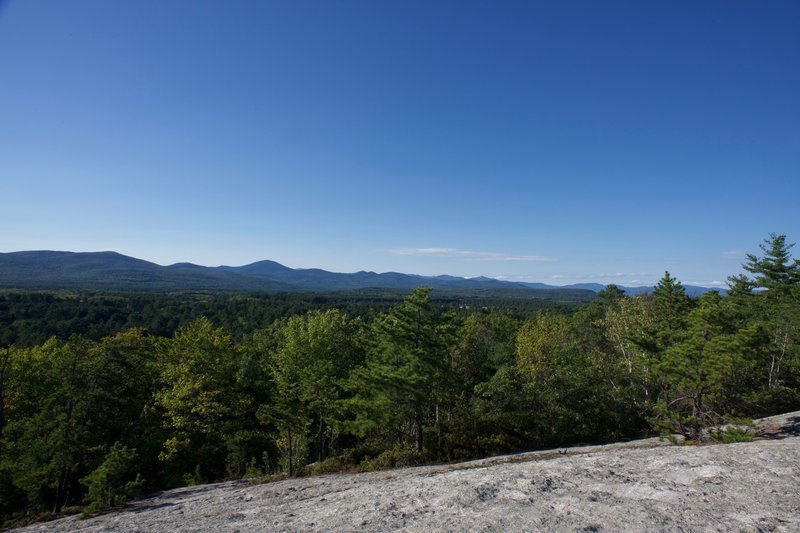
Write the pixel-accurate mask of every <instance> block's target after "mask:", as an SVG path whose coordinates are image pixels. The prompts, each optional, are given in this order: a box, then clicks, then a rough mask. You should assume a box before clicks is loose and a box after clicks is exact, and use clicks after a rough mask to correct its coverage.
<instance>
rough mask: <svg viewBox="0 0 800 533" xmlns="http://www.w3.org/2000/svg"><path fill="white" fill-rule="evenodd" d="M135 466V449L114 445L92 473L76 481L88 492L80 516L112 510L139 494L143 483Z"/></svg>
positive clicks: (117, 443)
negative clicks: (135, 470) (84, 506)
mask: <svg viewBox="0 0 800 533" xmlns="http://www.w3.org/2000/svg"><path fill="white" fill-rule="evenodd" d="M135 467H136V450H135V449H133V448H128V447H126V446H123V445H121V444H120V443H119V442H116V443H114V445H113V446H112V447H111V450H109V452H108V454H107V455H106V457H105V459H103V462H102V463H100V466H98V467H97V468H96V469H95V470H94V471H92V473H90V474H89V475H88V476H86V477H84V478H83V479H81V480H80V482H81V483H82V484H83V485H86V487H87V488H88V489H89V493H88V494H87V496H86V503H87V506H86V508H85V509H84V511H83V515H84V516H88V515H90V514H92V513H96V512H98V511H102V510H105V509H109V508H111V507H115V506H117V505H120V504H122V503H125V502H127V501H128V500H130V499H132V498H134V497H135V496H137V495H138V494H139V492H140V491H141V489H142V485H143V484H144V480H142V479H141V477H140V476H139V474H138V473H136V474H135V475H134V473H133V472H134V469H135Z"/></svg>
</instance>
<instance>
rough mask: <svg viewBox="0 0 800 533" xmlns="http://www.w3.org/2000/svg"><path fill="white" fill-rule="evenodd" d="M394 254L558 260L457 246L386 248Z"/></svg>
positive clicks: (476, 259)
mask: <svg viewBox="0 0 800 533" xmlns="http://www.w3.org/2000/svg"><path fill="white" fill-rule="evenodd" d="M386 251H387V252H389V253H390V254H393V255H414V256H423V257H448V258H455V259H466V260H467V261H530V262H535V263H553V262H556V261H558V259H554V258H552V257H546V256H543V255H513V254H503V253H496V252H472V251H469V250H457V249H455V248H392V249H389V250H386Z"/></svg>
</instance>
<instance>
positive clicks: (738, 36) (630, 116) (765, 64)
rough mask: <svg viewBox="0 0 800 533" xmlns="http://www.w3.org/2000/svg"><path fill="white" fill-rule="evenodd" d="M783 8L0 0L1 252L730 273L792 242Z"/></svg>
mask: <svg viewBox="0 0 800 533" xmlns="http://www.w3.org/2000/svg"><path fill="white" fill-rule="evenodd" d="M799 28H800V2H797V1H796V0H787V1H770V2H759V1H752V0H748V1H729V0H725V1H719V2H710V1H709V2H705V1H686V2H643V1H639V0H637V1H631V2H621V1H609V2H598V1H594V0H592V1H585V2H578V1H566V2H556V1H550V2H534V1H532V0H531V1H521V2H506V1H497V2H490V1H480V2H470V1H461V0H459V1H453V2H444V1H442V2H437V1H433V0H426V1H419V2H417V1H409V0H402V1H388V0H387V1H374V0H369V1H334V0H325V1H304V0H298V1H294V0H293V1H281V2H270V1H261V0H256V1H247V2H245V1H219V0H214V1H197V0H182V1H170V0H151V1H145V0H142V1H127V2H123V1H108V0H93V1H89V0H70V1H64V0H10V1H2V0H0V251H5V252H7V251H16V250H32V249H56V250H72V251H98V250H115V251H118V252H120V253H124V254H127V255H132V256H136V257H140V258H143V259H148V260H151V261H154V262H156V263H159V264H170V263H174V262H178V261H190V262H194V263H198V264H203V265H219V264H229V265H240V264H245V263H249V262H253V261H256V260H261V259H272V260H275V261H278V262H281V263H283V264H285V265H287V266H290V267H319V268H324V269H326V270H333V271H340V272H352V271H356V270H362V269H363V270H374V271H380V272H382V271H400V272H408V273H417V274H426V275H428V274H452V275H460V276H479V275H485V276H491V277H499V278H504V279H513V280H529V281H541V282H545V283H552V284H559V285H560V284H568V283H574V282H600V283H608V282H615V283H620V284H648V283H652V282H653V281H655V280H657V279H658V278H659V277H661V276H662V275H663V272H664V270H669V271H670V272H671V273H672V274H673V275H675V276H677V277H678V279H680V280H681V281H683V282H684V283H692V284H702V285H712V284H713V283H715V282H718V283H720V282H724V281H725V278H726V277H727V276H728V275H730V274H734V273H738V272H740V265H741V263H742V260H743V255H744V252H746V251H749V252H757V251H758V245H759V244H760V243H761V242H762V240H763V239H764V238H765V237H767V235H768V234H769V233H770V232H777V233H784V234H786V235H787V236H788V239H789V241H790V242H794V241H800V212H798V201H799V200H800V172H798V171H800V29H799ZM796 251H797V253H796V255H797V256H800V250H796Z"/></svg>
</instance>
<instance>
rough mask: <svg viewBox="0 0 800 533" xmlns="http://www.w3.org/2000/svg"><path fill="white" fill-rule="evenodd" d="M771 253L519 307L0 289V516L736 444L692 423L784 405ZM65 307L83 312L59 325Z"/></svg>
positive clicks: (783, 246) (791, 320)
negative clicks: (513, 455)
mask: <svg viewBox="0 0 800 533" xmlns="http://www.w3.org/2000/svg"><path fill="white" fill-rule="evenodd" d="M791 248H792V244H789V243H788V242H787V240H786V236H784V235H777V234H772V235H770V236H769V238H768V239H766V240H765V241H764V243H763V244H762V245H761V246H760V250H761V251H760V253H757V254H748V255H747V257H746V262H745V263H744V264H743V265H742V266H743V269H744V271H745V272H746V274H740V275H737V276H733V277H731V278H729V286H728V290H727V291H726V292H725V294H724V295H721V294H719V293H717V292H709V293H706V294H704V295H702V296H700V297H698V298H690V297H688V296H687V295H686V292H685V290H684V288H683V287H682V285H681V283H680V282H678V281H677V280H676V279H675V278H674V277H673V276H672V275H671V274H670V273H669V272H666V273H665V274H664V276H663V277H662V278H661V280H660V281H659V283H658V284H657V286H656V288H655V290H654V291H653V292H652V294H641V295H637V296H634V297H629V296H626V295H625V293H624V292H623V291H621V290H620V289H619V288H617V287H616V286H614V285H610V286H608V287H607V288H606V289H605V290H604V291H602V292H601V293H600V294H599V295H598V296H597V298H595V299H594V300H593V301H591V302H588V303H576V302H572V303H569V304H561V303H553V304H552V305H546V304H542V303H541V302H539V303H538V304H536V306H534V307H526V306H525V305H522V304H519V305H518V306H517V307H515V306H514V305H502V302H500V301H495V302H494V303H491V304H487V303H481V302H482V301H481V300H475V301H474V302H473V301H471V302H472V303H470V304H466V303H464V300H463V299H452V300H446V299H445V300H442V299H438V300H437V299H435V298H433V297H432V293H431V291H430V289H428V288H426V287H420V288H417V289H414V290H412V291H411V292H410V293H408V294H405V295H404V296H403V297H401V296H399V295H396V294H393V295H382V296H381V295H374V301H370V300H368V299H358V298H355V297H353V296H341V295H340V296H331V295H318V296H312V295H305V296H303V295H295V296H291V297H288V296H287V297H286V298H288V300H285V301H283V302H281V301H280V299H278V300H275V299H268V298H266V297H264V299H260V298H258V297H244V296H239V297H231V296H227V297H213V298H212V297H210V296H207V295H201V296H193V297H192V298H190V300H191V301H192V302H195V303H196V301H197V299H198V298H199V299H200V300H202V301H204V302H206V303H205V304H203V305H205V307H203V306H202V305H201V306H198V305H189V304H188V303H187V300H186V299H187V297H186V296H175V295H173V296H170V297H168V298H166V299H162V300H158V299H151V298H154V297H152V296H147V297H144V296H142V297H141V299H136V298H123V297H121V296H118V295H107V294H101V295H89V296H87V295H83V296H75V295H74V294H71V295H67V296H63V295H62V296H59V295H52V294H49V295H48V294H39V293H24V292H20V293H14V292H11V293H6V294H4V295H3V297H2V299H0V304H1V305H2V306H3V307H2V315H3V316H4V317H6V322H5V323H4V325H3V327H4V331H3V335H5V337H4V338H3V339H4V342H5V344H6V345H7V347H6V348H4V349H3V351H2V352H0V518H2V523H3V524H5V525H10V524H12V523H22V522H24V521H26V520H32V519H42V518H46V517H47V516H49V515H52V514H58V513H62V512H73V511H80V510H82V511H83V512H84V513H87V514H91V513H94V512H99V511H102V510H103V509H106V508H109V507H114V506H118V505H121V504H123V503H124V502H125V501H126V500H128V499H131V498H134V497H135V496H137V495H140V494H144V493H147V492H150V491H154V490H159V489H164V488H169V487H176V486H182V485H188V484H198V483H204V482H212V481H219V480H225V479H239V478H242V477H248V478H256V479H260V480H268V479H273V478H278V477H281V476H296V475H308V474H314V473H325V472H333V471H343V470H351V471H362V470H375V469H382V468H392V467H396V466H405V465H415V464H422V463H433V462H451V461H460V460H466V459H470V458H476V457H483V456H489V455H493V454H500V453H508V452H515V451H521V450H531V449H537V448H547V447H555V446H559V447H561V446H569V445H572V444H578V443H599V442H608V441H616V440H623V439H633V438H639V437H642V436H646V435H657V434H664V435H669V434H676V433H677V434H682V435H684V436H685V437H686V438H687V439H688V441H690V442H691V441H693V442H698V441H703V440H706V439H725V438H733V439H735V438H746V436H745V435H737V434H735V433H731V434H730V435H724V434H721V433H719V432H715V431H713V430H712V431H708V428H714V427H716V426H717V425H718V424H720V423H722V422H725V421H732V420H736V421H741V420H744V419H748V418H753V417H758V416H765V415H770V414H774V413H778V412H784V411H789V410H793V409H798V408H800V261H798V260H795V259H793V258H792V255H791ZM315 298H318V299H319V300H315ZM348 298H350V299H352V301H351V302H350V303H347V299H348ZM89 300H92V302H93V303H92V305H89V307H85V306H86V305H88V304H87V301H89ZM209 302H210V303H209ZM506 303H507V302H506ZM80 305H83V306H84V307H83V308H82V309H85V310H86V309H93V310H94V314H92V313H90V312H88V310H87V312H86V314H85V315H83V316H81V315H74V313H75V312H76V311H75V310H76V309H78V307H75V306H80ZM26 309H27V311H26ZM99 309H105V311H104V312H100V311H98V310H99ZM37 310H38V311H37ZM48 310H49V312H51V313H52V314H51V315H47V312H48ZM26 313H27V314H26ZM12 315H13V316H14V317H16V318H14V320H11V318H10V317H11V316H12ZM43 316H44V317H48V316H49V318H42V317H43ZM25 317H27V318H25ZM36 320H40V322H35V321H36ZM70 321H72V322H70ZM137 321H138V322H137ZM12 324H16V325H15V326H14V328H15V329H13V330H12V329H11V328H12ZM37 324H38V325H37ZM39 329H41V332H39V333H37V330H39Z"/></svg>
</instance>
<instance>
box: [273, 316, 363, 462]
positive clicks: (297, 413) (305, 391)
mask: <svg viewBox="0 0 800 533" xmlns="http://www.w3.org/2000/svg"><path fill="white" fill-rule="evenodd" d="M359 330H360V323H359V322H351V321H350V320H348V318H347V317H346V316H345V315H344V314H343V313H342V312H340V311H338V310H329V311H324V312H322V311H312V312H309V313H308V314H306V315H304V316H294V317H291V318H290V319H289V320H288V321H287V322H286V324H285V325H284V326H283V327H282V328H281V330H280V333H279V336H278V343H277V347H276V350H275V351H274V354H273V356H272V359H271V363H270V373H271V376H272V380H273V383H274V389H275V392H274V397H273V402H272V404H271V405H268V406H263V407H262V408H261V410H260V415H261V418H262V420H263V421H272V422H275V423H276V424H277V426H278V428H279V430H280V431H281V433H282V435H281V439H283V441H285V444H284V449H285V451H286V454H287V459H286V460H287V469H288V472H289V475H293V474H294V472H295V470H296V465H298V464H303V462H304V461H305V460H306V459H307V458H306V457H298V454H297V451H298V450H303V449H304V448H305V446H304V444H305V442H306V441H308V440H310V442H311V444H312V447H313V449H314V450H315V452H316V458H317V460H318V461H321V460H322V459H324V458H325V456H326V455H327V454H328V450H329V448H330V446H331V444H332V443H333V441H334V440H335V439H336V436H337V429H338V428H337V424H336V423H335V421H336V420H338V418H339V416H338V412H337V400H338V399H339V398H340V397H341V396H342V390H341V386H340V381H341V380H342V379H343V378H345V377H346V376H347V375H348V374H349V372H350V370H351V369H352V368H353V367H354V365H356V364H357V363H359V362H361V360H362V359H363V356H362V353H361V351H362V348H361V346H360V339H359ZM310 428H313V430H311V433H312V434H311V435H308V434H307V432H308V430H309V429H310Z"/></svg>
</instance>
